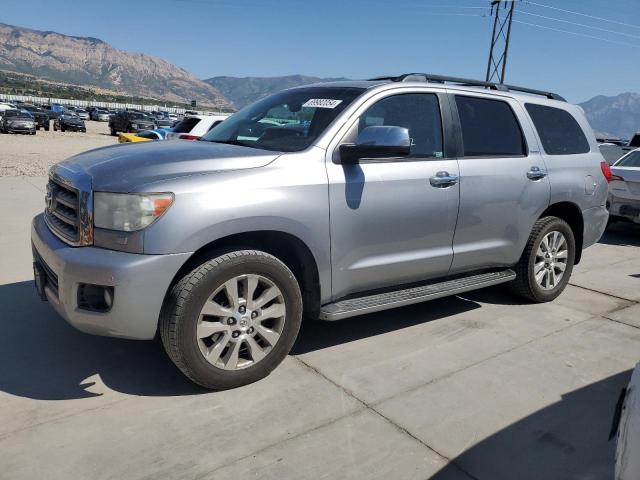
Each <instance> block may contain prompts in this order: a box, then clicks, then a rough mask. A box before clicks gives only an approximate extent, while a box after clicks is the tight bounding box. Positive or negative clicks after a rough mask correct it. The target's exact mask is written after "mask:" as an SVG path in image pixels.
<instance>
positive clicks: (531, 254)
mask: <svg viewBox="0 0 640 480" xmlns="http://www.w3.org/2000/svg"><path fill="white" fill-rule="evenodd" d="M575 256H576V242H575V237H574V235H573V230H571V227H570V226H569V224H568V223H567V222H565V221H564V220H562V219H561V218H558V217H544V218H541V219H539V220H538V221H537V222H536V223H535V224H534V225H533V230H532V231H531V235H530V236H529V241H528V242H527V246H526V247H525V249H524V252H523V253H522V257H521V258H520V261H519V262H518V264H517V265H516V267H515V270H516V274H517V277H516V279H515V280H514V281H513V282H511V284H510V287H511V289H512V291H513V292H514V293H516V294H517V295H519V296H521V297H524V298H526V299H527V300H531V301H533V302H538V303H541V302H549V301H551V300H553V299H555V298H556V297H557V296H558V295H560V294H561V293H562V291H563V290H564V289H565V287H566V286H567V283H569V278H570V277H571V272H572V270H573V262H574V259H575Z"/></svg>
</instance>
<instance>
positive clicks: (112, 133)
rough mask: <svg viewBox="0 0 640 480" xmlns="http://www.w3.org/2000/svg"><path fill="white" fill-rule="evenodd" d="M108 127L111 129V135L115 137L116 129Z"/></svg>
mask: <svg viewBox="0 0 640 480" xmlns="http://www.w3.org/2000/svg"><path fill="white" fill-rule="evenodd" d="M109 128H110V129H111V136H112V137H116V136H117V135H118V132H117V131H116V129H115V128H113V127H109Z"/></svg>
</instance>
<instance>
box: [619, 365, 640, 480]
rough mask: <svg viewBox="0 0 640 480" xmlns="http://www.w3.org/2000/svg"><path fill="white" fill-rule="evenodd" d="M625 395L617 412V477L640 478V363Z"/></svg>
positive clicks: (630, 479) (625, 478) (635, 479)
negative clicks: (639, 453)
mask: <svg viewBox="0 0 640 480" xmlns="http://www.w3.org/2000/svg"><path fill="white" fill-rule="evenodd" d="M623 395H624V396H623V397H621V402H620V403H619V405H618V407H619V410H618V411H617V412H616V417H617V418H619V422H620V423H619V424H618V426H617V427H618V429H617V436H618V438H617V442H616V443H617V449H616V473H615V479H616V480H637V479H639V478H640V455H638V452H640V363H638V364H637V365H636V368H635V370H634V371H633V374H632V375H631V380H630V381H629V386H628V387H627V388H626V389H625V391H624V394H623ZM618 415H619V417H618Z"/></svg>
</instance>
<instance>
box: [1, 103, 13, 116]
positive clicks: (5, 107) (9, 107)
mask: <svg viewBox="0 0 640 480" xmlns="http://www.w3.org/2000/svg"><path fill="white" fill-rule="evenodd" d="M16 108H17V107H16V106H15V105H12V104H10V103H0V118H2V113H3V112H4V111H5V110H16Z"/></svg>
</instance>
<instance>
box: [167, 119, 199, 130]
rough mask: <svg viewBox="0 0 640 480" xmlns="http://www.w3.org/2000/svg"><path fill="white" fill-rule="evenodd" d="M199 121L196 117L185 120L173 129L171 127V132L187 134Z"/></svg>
mask: <svg viewBox="0 0 640 480" xmlns="http://www.w3.org/2000/svg"><path fill="white" fill-rule="evenodd" d="M199 121H200V119H199V118H196V117H189V118H185V119H183V120H180V121H179V122H178V123H176V125H175V127H173V131H174V132H176V133H189V132H190V131H191V130H193V127H195V126H196V125H197V124H198V122H199Z"/></svg>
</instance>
